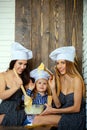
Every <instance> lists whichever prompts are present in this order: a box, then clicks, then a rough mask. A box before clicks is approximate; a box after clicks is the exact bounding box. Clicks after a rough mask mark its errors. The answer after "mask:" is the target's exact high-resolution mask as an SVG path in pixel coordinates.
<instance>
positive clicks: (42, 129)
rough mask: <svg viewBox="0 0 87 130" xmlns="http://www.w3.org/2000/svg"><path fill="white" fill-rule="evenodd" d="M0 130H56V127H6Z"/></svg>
mask: <svg viewBox="0 0 87 130" xmlns="http://www.w3.org/2000/svg"><path fill="white" fill-rule="evenodd" d="M0 130H57V127H53V126H46V125H43V126H36V127H30V126H27V127H6V126H0Z"/></svg>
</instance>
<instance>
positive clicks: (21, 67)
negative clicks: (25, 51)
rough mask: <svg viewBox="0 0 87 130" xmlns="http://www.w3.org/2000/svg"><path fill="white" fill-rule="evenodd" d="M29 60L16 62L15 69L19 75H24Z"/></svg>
mask: <svg viewBox="0 0 87 130" xmlns="http://www.w3.org/2000/svg"><path fill="white" fill-rule="evenodd" d="M26 66H27V60H17V61H16V62H15V65H14V68H15V69H16V72H17V73H18V74H22V72H23V71H24V70H25V69H26Z"/></svg>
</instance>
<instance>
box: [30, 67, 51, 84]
mask: <svg viewBox="0 0 87 130" xmlns="http://www.w3.org/2000/svg"><path fill="white" fill-rule="evenodd" d="M30 77H32V78H34V79H35V82H36V81H37V80H38V79H42V78H43V79H46V80H48V79H49V77H50V75H49V74H48V73H47V72H46V71H44V70H39V69H38V68H36V69H34V70H32V71H31V72H30Z"/></svg>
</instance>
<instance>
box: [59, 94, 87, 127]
mask: <svg viewBox="0 0 87 130" xmlns="http://www.w3.org/2000/svg"><path fill="white" fill-rule="evenodd" d="M59 98H60V101H61V103H62V106H61V108H66V107H69V106H72V105H73V103H74V93H71V94H67V95H64V94H63V93H60V96H59ZM61 115H62V117H61V119H60V121H59V123H58V129H57V130H85V124H86V112H85V100H84V99H82V104H81V109H80V112H77V113H70V114H61Z"/></svg>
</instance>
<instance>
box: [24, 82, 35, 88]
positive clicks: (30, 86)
mask: <svg viewBox="0 0 87 130" xmlns="http://www.w3.org/2000/svg"><path fill="white" fill-rule="evenodd" d="M25 88H26V89H30V90H33V89H34V88H35V83H33V82H32V80H30V82H29V83H28V85H26V86H25Z"/></svg>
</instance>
